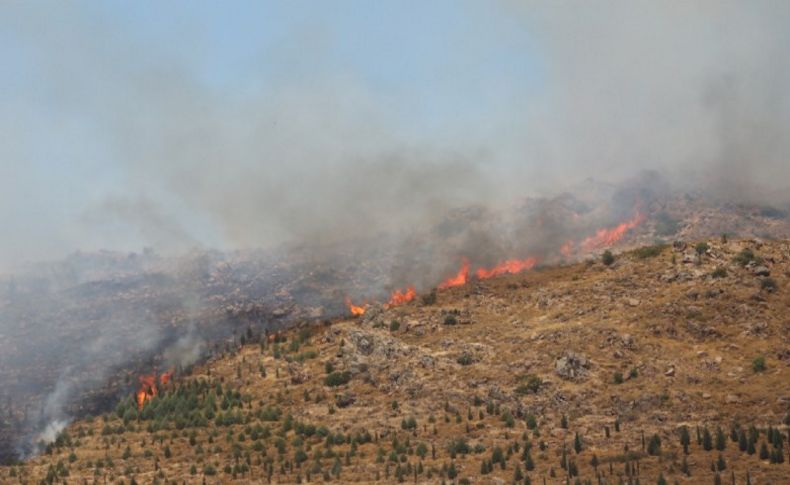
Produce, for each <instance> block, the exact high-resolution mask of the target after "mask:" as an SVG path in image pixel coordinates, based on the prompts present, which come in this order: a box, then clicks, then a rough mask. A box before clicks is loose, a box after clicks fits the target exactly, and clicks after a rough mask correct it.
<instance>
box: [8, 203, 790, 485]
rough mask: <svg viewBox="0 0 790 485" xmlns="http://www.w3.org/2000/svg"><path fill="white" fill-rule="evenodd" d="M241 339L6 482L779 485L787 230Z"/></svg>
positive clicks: (492, 284)
mask: <svg viewBox="0 0 790 485" xmlns="http://www.w3.org/2000/svg"><path fill="white" fill-rule="evenodd" d="M695 214H697V217H699V218H700V220H704V221H708V222H709V223H711V224H714V223H713V222H710V221H712V220H715V219H716V214H714V213H713V212H711V213H707V214H706V213H704V212H696V213H695ZM754 217H766V216H765V215H764V214H763V215H760V214H755V215H754ZM660 222H661V220H660V219H656V218H653V219H652V220H651V221H650V223H649V227H650V228H651V229H650V231H651V232H652V233H653V234H654V231H655V225H656V224H659V223H660ZM664 222H665V223H666V221H664ZM716 224H718V223H716ZM684 227H685V229H684ZM674 229H675V231H674V232H673V233H681V232H683V231H684V230H685V231H686V232H688V233H689V234H692V235H693V234H694V230H693V226H691V225H688V226H682V225H680V226H679V227H677V228H674ZM722 232H724V231H722ZM645 234H646V233H645ZM639 237H640V236H639V235H638V233H637V234H636V235H635V239H634V240H635V241H638V240H639ZM644 237H647V236H644ZM242 332H243V333H242V335H243V336H244V338H243V339H234V340H233V343H232V345H230V346H228V347H226V348H223V349H220V350H218V351H217V353H216V354H214V355H213V356H211V357H210V358H209V360H208V361H207V362H205V363H204V364H202V365H197V366H195V367H194V368H191V369H189V371H187V370H184V371H181V372H177V373H176V375H175V377H174V379H173V380H172V381H170V382H168V383H166V384H163V385H161V386H160V389H159V393H158V395H157V396H156V397H153V398H152V399H150V400H147V401H146V402H145V403H144V404H143V406H141V407H140V406H138V404H137V403H136V402H135V400H134V397H133V396H132V395H131V393H129V394H127V395H126V396H125V397H121V398H118V400H117V406H116V407H115V409H114V410H113V411H111V412H108V413H105V414H102V415H100V416H96V417H93V418H86V419H81V420H77V421H74V422H72V423H71V424H70V425H69V426H68V427H67V428H66V429H65V430H64V431H63V432H61V433H60V434H59V436H58V438H57V439H56V440H55V442H54V443H52V444H51V445H49V446H48V447H47V448H46V451H45V452H43V453H42V454H40V455H39V456H37V457H34V458H32V459H30V460H28V461H26V462H23V463H18V464H14V465H11V466H6V467H3V468H0V482H2V483H30V484H33V483H40V482H42V481H43V482H44V483H75V484H76V483H124V484H130V483H141V484H142V483H163V484H164V483H188V484H200V483H316V482H333V483H396V482H409V483H443V482H444V483H459V484H460V483H515V482H517V483H534V484H542V483H545V484H555V483H556V484H559V483H607V484H617V483H642V484H649V483H676V482H677V483H688V484H697V483H702V484H705V483H708V484H715V483H738V484H743V483H752V484H766V483H773V484H780V483H790V443H788V442H789V441H790V243H788V242H787V241H786V240H774V241H768V240H765V241H763V240H760V239H756V238H747V239H728V238H726V237H716V238H708V239H697V240H696V241H695V242H693V243H692V242H687V243H684V242H676V243H674V244H660V245H648V246H641V247H639V248H636V249H633V250H630V251H626V252H622V253H619V254H615V255H614V257H613V258H611V259H608V258H601V257H600V254H599V253H596V254H595V255H591V256H589V257H587V258H586V259H585V260H584V261H581V262H576V263H568V264H552V265H545V266H539V267H537V268H536V269H534V270H531V271H527V272H524V273H520V274H516V275H506V276H502V277H497V278H492V279H487V280H484V281H482V280H476V279H473V280H472V281H471V282H470V283H467V284H465V285H461V286H457V287H454V288H449V289H446V290H440V291H430V290H427V291H424V292H421V294H420V295H419V296H418V297H417V298H416V299H415V300H413V301H411V302H409V303H406V304H403V305H399V306H394V307H389V308H385V307H383V306H377V305H373V306H370V307H368V308H367V310H366V312H365V314H364V315H363V316H361V317H358V318H351V319H338V320H332V321H317V320H316V321H305V322H304V323H302V324H301V325H298V326H297V327H296V328H293V329H291V330H288V331H283V332H282V333H278V334H269V335H267V334H265V333H262V332H261V331H260V329H259V328H257V327H256V328H252V327H247V330H246V331H244V330H243V331H242ZM244 332H246V333H244ZM242 341H243V344H242Z"/></svg>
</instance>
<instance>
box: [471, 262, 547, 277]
mask: <svg viewBox="0 0 790 485" xmlns="http://www.w3.org/2000/svg"><path fill="white" fill-rule="evenodd" d="M537 263H538V260H537V259H536V258H533V257H529V258H527V259H508V260H507V261H503V262H501V263H499V264H497V265H496V266H494V267H493V268H490V269H486V268H480V269H478V270H477V271H476V272H475V276H477V277H478V278H479V279H481V280H484V279H487V278H492V277H494V276H499V275H503V274H514V273H520V272H522V271H526V270H528V269H532V268H533V267H534V266H535V265H536V264H537Z"/></svg>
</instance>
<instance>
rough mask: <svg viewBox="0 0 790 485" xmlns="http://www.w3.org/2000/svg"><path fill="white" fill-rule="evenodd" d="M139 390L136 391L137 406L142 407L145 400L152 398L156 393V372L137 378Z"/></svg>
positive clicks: (140, 408)
mask: <svg viewBox="0 0 790 485" xmlns="http://www.w3.org/2000/svg"><path fill="white" fill-rule="evenodd" d="M138 379H139V381H140V390H139V391H137V408H138V409H139V410H142V409H143V406H144V405H145V403H146V402H148V401H150V400H151V399H153V398H154V397H155V396H156V394H157V389H156V373H154V374H147V375H142V376H140V377H139V378H138Z"/></svg>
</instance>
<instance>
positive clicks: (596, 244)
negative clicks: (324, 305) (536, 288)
mask: <svg viewBox="0 0 790 485" xmlns="http://www.w3.org/2000/svg"><path fill="white" fill-rule="evenodd" d="M573 216H574V219H576V220H578V219H579V218H580V216H579V215H578V214H577V213H575V212H574V213H573ZM645 219H646V217H645V215H644V214H643V213H642V212H641V211H639V210H635V211H634V215H633V217H631V218H630V219H628V220H626V221H623V222H621V223H620V224H617V225H616V226H614V227H608V228H607V227H604V228H601V229H597V230H596V231H595V233H594V234H593V235H592V236H589V237H586V238H584V239H582V240H581V241H579V242H575V241H573V240H568V241H566V242H565V243H563V244H562V245H560V246H559V247H558V248H557V251H558V253H559V255H561V256H563V257H564V258H566V259H568V258H574V257H579V256H583V255H586V254H589V253H591V252H594V251H596V250H600V249H604V248H608V247H612V246H614V245H616V244H617V243H619V242H620V241H621V240H622V239H623V238H624V237H625V235H626V234H627V233H628V231H630V230H632V229H635V228H636V227H638V226H639V225H640V224H641V223H642V222H644V221H645ZM551 256H552V255H551V254H549V257H551ZM538 262H539V259H538V258H537V257H536V256H529V257H527V258H525V259H507V260H505V261H501V262H499V263H497V264H495V265H494V266H491V267H483V266H481V267H478V268H477V269H476V270H475V271H474V272H473V273H471V271H470V269H471V263H470V258H469V257H467V256H463V257H461V266H460V268H459V269H458V271H457V272H456V273H455V274H454V275H453V276H451V277H449V278H447V279H445V280H443V281H441V282H440V283H439V284H438V285H437V288H438V289H439V290H445V289H448V288H452V287H455V286H462V285H465V284H466V283H468V282H469V281H470V278H471V275H474V277H476V278H477V279H478V280H485V279H488V278H493V277H495V276H501V275H505V274H517V273H521V272H523V271H528V270H531V269H533V268H534V267H535V266H536V265H537V264H538ZM416 294H417V292H416V289H415V287H414V285H410V286H408V287H407V288H406V289H405V290H400V289H397V290H394V291H393V292H392V294H391V295H390V298H389V301H388V302H387V303H385V304H384V307H385V308H391V307H394V306H398V305H402V304H404V303H408V302H410V301H412V300H413V299H414V298H415V296H416ZM345 304H346V307H347V308H348V311H349V312H350V313H351V315H354V316H360V315H364V314H365V309H366V306H367V305H354V304H353V303H352V301H351V299H350V298H348V297H347V298H346V299H345Z"/></svg>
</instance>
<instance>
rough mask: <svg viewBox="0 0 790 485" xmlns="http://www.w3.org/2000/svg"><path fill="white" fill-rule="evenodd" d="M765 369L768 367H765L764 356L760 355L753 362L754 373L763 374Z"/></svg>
mask: <svg viewBox="0 0 790 485" xmlns="http://www.w3.org/2000/svg"><path fill="white" fill-rule="evenodd" d="M765 368H766V367H765V356H764V355H758V356H757V357H755V358H754V360H752V369H754V372H762V371H764V370H765Z"/></svg>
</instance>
